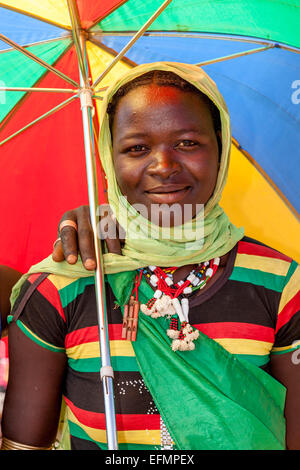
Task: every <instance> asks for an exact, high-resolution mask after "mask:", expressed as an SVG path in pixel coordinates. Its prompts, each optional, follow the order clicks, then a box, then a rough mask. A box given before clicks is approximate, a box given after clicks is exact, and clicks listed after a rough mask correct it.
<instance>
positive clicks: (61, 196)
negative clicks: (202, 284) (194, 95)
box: [0, 0, 300, 271]
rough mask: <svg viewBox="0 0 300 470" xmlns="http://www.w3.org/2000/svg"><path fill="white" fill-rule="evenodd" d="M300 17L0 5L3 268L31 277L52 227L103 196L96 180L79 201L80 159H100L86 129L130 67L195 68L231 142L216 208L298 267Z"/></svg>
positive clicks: (63, 3)
mask: <svg viewBox="0 0 300 470" xmlns="http://www.w3.org/2000/svg"><path fill="white" fill-rule="evenodd" d="M161 6H162V8H161V10H160V9H159V8H160V7H161ZM299 6H300V5H299V2H298V1H295V0H294V1H292V0H290V1H289V2H287V1H279V0H275V1H270V0H240V1H239V2H229V1H228V0H219V1H215V2H212V1H208V0H202V1H201V2H200V1H198V0H173V1H171V2H170V0H169V1H167V2H164V3H163V2H162V0H152V1H151V2H142V1H141V0H127V1H124V0H94V1H88V0H56V1H55V2H54V1H53V0H44V1H43V2H38V1H34V0H18V1H16V0H8V1H2V2H0V149H1V159H0V169H1V171H0V184H1V191H2V192H1V200H0V208H1V214H2V220H3V222H2V226H3V229H2V232H1V236H0V237H1V238H0V246H1V249H0V263H1V264H5V265H8V266H11V267H13V268H16V269H18V270H19V271H25V270H27V269H28V267H29V266H30V265H31V264H33V263H35V262H37V261H39V260H40V259H42V258H43V257H45V256H47V255H48V254H49V252H50V251H51V249H52V242H53V240H54V239H55V238H56V228H57V222H58V219H59V218H60V215H61V214H62V213H63V212H64V211H65V210H66V209H69V208H72V207H76V206H78V205H81V204H86V203H88V202H89V201H91V198H93V197H94V198H95V197H98V196H97V195H96V194H95V189H94V188H92V189H91V186H93V184H92V183H93V181H90V182H91V185H89V191H88V185H87V181H86V177H85V174H86V169H85V161H84V154H85V153H86V154H90V155H92V154H93V153H94V152H95V153H96V157H98V155H97V146H95V148H93V140H92V136H91V130H92V129H94V136H95V138H96V137H97V129H98V112H99V106H101V89H103V88H104V87H106V86H107V85H108V84H109V83H110V81H111V80H112V79H113V78H114V77H115V76H117V75H119V74H121V73H123V72H124V71H125V70H127V69H128V68H130V67H134V66H135V65H136V64H139V63H143V62H152V61H159V60H174V61H178V62H189V63H194V64H199V65H202V66H203V67H204V69H205V70H206V71H207V72H208V74H209V75H210V76H211V77H212V78H213V79H214V80H215V82H216V83H217V85H218V86H219V89H220V91H221V92H222V93H223V95H224V97H225V100H226V102H227V104H228V107H229V111H230V114H231V118H232V131H233V141H232V161H231V166H230V172H229V180H228V184H227V188H226V190H225V193H224V195H223V199H222V202H221V204H222V205H223V207H224V208H225V210H226V212H227V213H228V215H229V216H230V218H231V220H232V221H233V222H234V223H235V224H236V225H239V226H240V225H243V226H244V227H245V230H246V233H247V234H248V235H250V236H253V237H255V238H258V239H260V240H261V241H263V242H265V243H267V244H269V245H271V246H273V247H274V248H277V249H279V250H281V251H284V252H285V253H286V254H289V255H290V256H292V257H294V258H295V259H296V260H298V261H299V260H300V251H299V247H298V243H297V242H298V240H299V217H298V213H299V208H300V193H299V184H298V178H299V148H300V137H299V109H300V104H299V102H300V91H299V90H300V81H299V80H300V55H299V52H300V49H299V47H300V30H299V24H300V21H299V20H300V14H299V11H300V9H299ZM155 12H157V15H159V16H157V15H155ZM159 13H160V14H159ZM149 18H150V19H151V20H150V21H149V24H147V21H148V20H149ZM143 25H146V26H145V27H144V28H143ZM144 30H147V33H146V34H145V35H144V36H142V37H140V38H139V39H138V41H136V39H137V38H138V37H139V36H140V35H141V34H142V32H143V31H144ZM138 31H139V34H137V32H138ZM135 41H136V42H135ZM128 42H129V44H130V45H131V48H128V47H127V46H126V44H128ZM110 64H112V65H113V67H112V66H111V65H110ZM91 84H93V88H90V85H91ZM82 87H83V89H84V92H82ZM78 98H80V103H81V106H82V111H81V109H80V104H79V103H78V101H79V99H78ZM92 105H94V111H95V113H94V114H93V115H92V108H91V106H92ZM82 121H83V122H84V127H83V126H82ZM96 162H97V169H96V172H97V175H98V183H99V188H100V202H102V201H103V200H104V199H105V194H104V191H105V189H104V188H105V184H104V179H103V176H102V172H101V168H100V165H99V161H98V158H96ZM87 163H88V166H89V164H90V165H92V161H91V160H89V161H87ZM88 170H89V169H88ZM90 170H92V169H91V168H90ZM91 173H92V171H90V172H89V171H88V174H90V176H91ZM91 192H92V193H93V194H92V195H91ZM88 196H90V198H89V197H88ZM92 212H93V211H92Z"/></svg>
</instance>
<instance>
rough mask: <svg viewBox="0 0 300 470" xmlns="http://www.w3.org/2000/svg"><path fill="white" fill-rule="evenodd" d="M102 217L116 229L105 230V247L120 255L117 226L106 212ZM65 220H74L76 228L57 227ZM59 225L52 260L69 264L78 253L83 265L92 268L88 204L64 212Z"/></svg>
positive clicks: (91, 231)
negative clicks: (64, 261)
mask: <svg viewBox="0 0 300 470" xmlns="http://www.w3.org/2000/svg"><path fill="white" fill-rule="evenodd" d="M103 213H104V212H103ZM104 218H105V223H108V221H109V224H112V225H114V226H115V227H116V230H112V231H111V232H109V231H106V237H105V242H106V245H107V249H108V251H109V253H116V254H119V255H120V254H121V242H122V240H120V238H119V234H118V227H117V226H116V225H115V222H114V221H113V219H112V218H111V216H110V214H109V213H108V212H106V213H105V215H104V217H102V220H104ZM66 220H71V221H73V222H75V224H76V225H77V227H78V230H76V229H75V228H74V227H72V226H64V227H63V228H62V230H60V229H59V227H60V225H61V223H62V222H63V221H66ZM112 225H111V226H112ZM59 227H58V233H59V237H60V239H58V241H56V243H55V244H54V247H53V253H52V258H53V260H54V261H57V262H59V261H63V260H66V261H67V262H68V263H69V264H75V263H76V261H77V258H78V254H80V256H81V259H82V262H83V265H84V267H85V268H86V269H88V270H90V271H92V270H94V269H95V268H96V265H97V263H96V255H95V248H94V238H93V229H92V226H91V219H90V211H89V206H80V207H77V208H76V209H73V210H70V211H67V212H65V213H64V215H63V216H62V218H61V220H60V223H59ZM104 228H105V227H104ZM101 233H103V230H101ZM110 234H112V235H110ZM109 235H110V236H109ZM102 238H103V237H102Z"/></svg>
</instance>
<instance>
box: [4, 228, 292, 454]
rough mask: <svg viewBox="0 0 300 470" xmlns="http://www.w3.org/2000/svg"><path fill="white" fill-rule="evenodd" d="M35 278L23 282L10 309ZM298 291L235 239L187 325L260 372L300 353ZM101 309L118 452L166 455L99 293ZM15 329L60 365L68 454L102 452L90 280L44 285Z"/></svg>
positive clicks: (263, 252)
mask: <svg viewBox="0 0 300 470" xmlns="http://www.w3.org/2000/svg"><path fill="white" fill-rule="evenodd" d="M37 276H38V275H36V274H35V275H32V276H30V277H29V279H28V280H27V281H26V283H25V284H24V286H23V289H22V292H21V295H20V297H19V299H20V298H21V297H22V295H23V294H24V292H25V291H26V290H27V288H28V287H29V285H30V284H31V283H32V282H34V280H35V279H36V277H37ZM299 281H300V268H299V267H298V265H297V263H295V262H294V261H293V260H291V259H290V258H288V257H287V256H285V255H283V254H281V253H279V252H277V251H275V250H273V249H271V248H269V247H267V246H265V245H263V244H261V243H259V242H257V241H255V240H252V239H249V238H246V237H245V238H244V239H243V240H241V241H240V242H239V243H238V244H237V246H236V247H235V248H234V249H233V250H232V251H231V253H230V255H229V259H228V262H227V265H226V267H225V269H224V271H223V273H222V275H221V276H220V277H219V278H218V279H217V281H216V282H215V283H214V284H213V285H212V286H211V287H210V288H209V289H207V290H206V291H205V292H203V294H201V295H200V296H194V297H192V298H191V299H190V313H189V320H190V323H191V324H192V325H193V326H194V327H196V328H198V329H199V330H200V331H202V332H203V333H204V334H206V335H207V336H209V337H210V338H212V339H214V340H215V341H216V342H218V343H219V344H220V345H221V346H223V347H224V348H225V349H226V350H228V351H229V352H230V353H232V354H234V355H237V356H238V357H240V358H242V359H244V360H247V361H250V362H252V363H254V364H255V365H257V366H259V367H261V368H263V369H265V370H266V371H267V370H268V365H269V361H270V355H271V354H282V353H286V352H290V351H293V350H295V349H297V347H298V343H299V346H300V341H298V340H299V339H300V307H299V306H300V294H299ZM19 299H18V301H17V302H16V305H15V307H14V309H16V308H17V305H18V303H19ZM107 307H108V308H107V310H108V322H109V328H108V330H109V337H110V351H111V358H112V367H113V369H114V373H115V379H114V387H115V408H116V421H117V430H118V443H119V449H120V450H122V449H124V450H125V449H128V450H132V449H136V450H138V449H152V450H159V449H161V448H169V447H170V446H171V447H172V442H171V439H170V436H169V434H168V431H167V429H166V428H165V426H164V423H163V422H162V420H161V417H160V414H159V412H158V409H157V407H156V405H155V401H154V399H153V397H152V396H151V394H150V392H149V390H148V389H147V387H146V385H145V383H144V381H143V378H142V376H141V374H140V371H139V367H138V364H137V361H136V358H135V354H134V350H133V347H132V344H131V342H130V341H126V340H122V339H121V332H122V313H121V310H120V308H119V307H118V306H117V305H116V303H115V298H114V295H113V293H112V291H111V289H110V287H109V285H107ZM12 313H13V312H12ZM17 324H18V325H19V327H20V328H21V329H22V330H23V332H24V333H25V334H26V335H27V336H28V337H29V338H31V339H32V340H33V341H35V342H36V343H38V344H39V345H41V346H42V347H45V348H48V349H49V350H51V351H57V352H60V353H65V354H66V355H67V358H68V368H67V374H66V379H65V384H64V391H63V394H64V399H65V402H66V405H67V410H68V422H69V429H70V434H71V445H72V449H99V448H101V449H106V448H107V447H106V432H105V414H104V401H103V396H102V385H101V383H100V378H99V371H100V366H101V361H100V353H99V342H98V326H97V316H96V300H95V288H94V277H93V276H91V277H87V278H80V279H71V278H67V277H62V276H58V275H52V274H51V275H49V276H48V278H47V279H46V280H44V281H43V282H42V283H41V284H40V285H39V287H38V288H37V290H36V291H35V292H34V293H33V295H32V296H31V298H30V300H29V301H28V303H27V305H26V307H25V309H24V310H23V312H22V314H21V316H20V318H19V320H18V321H17Z"/></svg>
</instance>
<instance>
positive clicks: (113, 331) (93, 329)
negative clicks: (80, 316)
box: [65, 324, 122, 348]
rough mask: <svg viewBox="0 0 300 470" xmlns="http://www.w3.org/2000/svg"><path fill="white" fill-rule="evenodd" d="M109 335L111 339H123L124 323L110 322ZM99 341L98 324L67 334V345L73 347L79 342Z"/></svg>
mask: <svg viewBox="0 0 300 470" xmlns="http://www.w3.org/2000/svg"><path fill="white" fill-rule="evenodd" d="M108 335H109V339H110V340H120V339H122V324H109V325H108ZM94 341H99V334H98V326H89V327H86V328H80V329H79V330H75V331H72V332H71V333H69V334H67V335H66V338H65V347H66V348H72V347H73V346H78V344H83V343H92V342H94Z"/></svg>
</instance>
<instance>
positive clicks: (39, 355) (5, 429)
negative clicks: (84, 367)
mask: <svg viewBox="0 0 300 470" xmlns="http://www.w3.org/2000/svg"><path fill="white" fill-rule="evenodd" d="M8 332H9V333H8V335H9V380H8V387H7V392H6V397H5V402H4V409H3V419H2V434H3V436H4V437H6V438H7V439H10V440H12V441H15V442H18V443H21V444H26V445H30V446H36V447H45V448H47V447H49V446H50V445H51V444H52V443H53V442H54V441H55V436H56V432H57V426H58V420H59V414H60V406H61V395H62V384H63V379H64V373H65V366H66V355H65V354H64V353H60V352H53V351H50V350H48V349H45V348H43V347H41V346H39V345H38V344H36V343H35V342H33V341H31V340H30V339H29V338H28V337H27V336H26V335H25V334H24V333H23V332H22V331H21V330H20V328H19V327H18V326H17V325H16V324H15V323H12V324H11V325H10V326H9V329H8Z"/></svg>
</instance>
